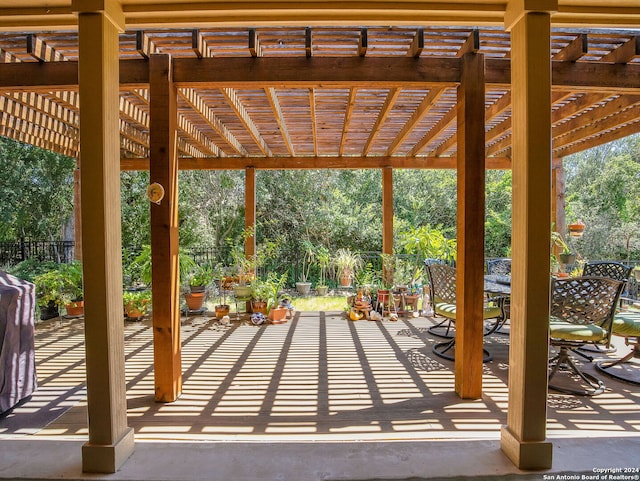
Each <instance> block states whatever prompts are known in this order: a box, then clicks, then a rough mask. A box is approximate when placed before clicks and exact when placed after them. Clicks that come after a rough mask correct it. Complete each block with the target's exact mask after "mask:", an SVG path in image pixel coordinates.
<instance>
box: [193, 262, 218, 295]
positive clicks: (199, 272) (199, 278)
mask: <svg viewBox="0 0 640 481" xmlns="http://www.w3.org/2000/svg"><path fill="white" fill-rule="evenodd" d="M213 278H214V272H213V268H212V267H211V266H210V265H208V264H202V265H196V266H195V267H194V269H193V270H192V271H191V273H190V274H189V276H188V282H189V290H190V291H191V292H203V291H205V290H206V288H207V286H208V285H209V284H211V282H212V281H213Z"/></svg>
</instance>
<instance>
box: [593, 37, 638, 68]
mask: <svg viewBox="0 0 640 481" xmlns="http://www.w3.org/2000/svg"><path fill="white" fill-rule="evenodd" d="M638 56H640V35H636V36H635V37H632V38H630V39H629V40H627V41H626V42H625V43H623V44H622V45H620V46H619V47H618V48H616V49H615V50H612V51H611V52H610V53H608V54H607V55H605V56H603V57H602V59H601V61H603V62H613V63H616V64H626V63H629V62H631V61H632V60H633V59H634V58H636V57H638Z"/></svg>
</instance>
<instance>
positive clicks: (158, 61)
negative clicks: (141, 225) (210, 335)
mask: <svg viewBox="0 0 640 481" xmlns="http://www.w3.org/2000/svg"><path fill="white" fill-rule="evenodd" d="M176 94H177V89H176V88H175V86H174V85H173V79H172V77H171V57H170V56H169V55H166V54H152V55H150V57H149V111H150V115H149V144H150V148H149V153H150V157H151V165H150V182H151V183H154V182H157V183H158V184H160V185H161V186H162V187H163V188H164V198H163V199H162V200H161V201H160V203H159V204H155V203H151V260H152V270H151V272H152V281H151V285H152V286H153V287H152V291H153V300H152V302H153V359H154V371H155V399H156V401H159V402H172V401H175V400H176V399H177V398H178V397H179V396H180V394H181V393H182V362H181V358H180V268H179V260H178V246H179V241H178V157H177V149H176V139H177V108H176V105H177V104H176Z"/></svg>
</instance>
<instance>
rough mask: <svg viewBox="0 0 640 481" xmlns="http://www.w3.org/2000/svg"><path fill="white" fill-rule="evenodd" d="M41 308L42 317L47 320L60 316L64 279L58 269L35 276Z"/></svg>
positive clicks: (34, 280)
mask: <svg viewBox="0 0 640 481" xmlns="http://www.w3.org/2000/svg"><path fill="white" fill-rule="evenodd" d="M33 282H34V284H35V286H36V297H37V298H38V307H39V308H40V319H41V320H43V321H45V320H47V319H52V318H54V317H58V316H60V312H59V307H60V306H61V305H62V295H61V291H62V280H61V279H60V276H59V275H58V271H57V270H51V271H49V272H44V273H42V274H38V275H37V276H35V277H34V278H33Z"/></svg>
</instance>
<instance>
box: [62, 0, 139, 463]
mask: <svg viewBox="0 0 640 481" xmlns="http://www.w3.org/2000/svg"><path fill="white" fill-rule="evenodd" d="M88 5H91V7H89V6H88ZM87 8H90V9H87ZM73 9H74V11H75V12H77V13H78V34H79V71H78V76H79V94H80V101H81V102H82V115H81V116H80V132H81V133H80V136H81V138H82V143H81V156H82V159H83V162H82V171H81V173H80V175H81V177H82V182H81V188H82V235H81V237H82V239H84V248H85V249H84V250H85V254H86V255H85V256H84V262H83V271H84V299H85V311H84V315H85V323H84V325H85V349H86V373H87V411H88V423H89V424H88V426H89V440H88V442H87V443H86V444H85V445H84V446H82V469H83V471H85V472H94V473H113V472H115V471H117V470H118V468H119V467H120V466H121V465H122V464H123V463H124V462H125V461H126V460H127V458H128V457H129V456H130V455H131V453H132V452H133V449H134V440H133V429H131V428H130V427H128V426H127V399H126V378H125V369H124V325H123V322H122V240H121V232H120V129H119V124H118V115H119V112H118V105H119V102H118V100H119V95H120V93H119V79H118V77H119V61H118V55H119V48H118V47H119V45H118V33H119V32H121V31H123V30H124V16H123V14H122V10H121V7H120V4H119V3H118V2H115V1H114V2H111V1H109V0H105V1H104V2H89V4H87V2H82V1H74V2H73Z"/></svg>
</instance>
